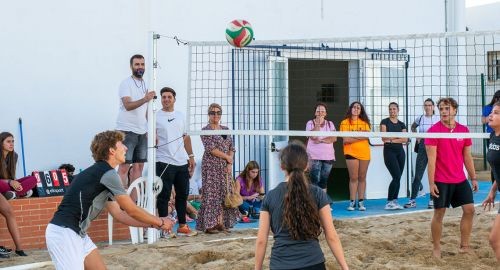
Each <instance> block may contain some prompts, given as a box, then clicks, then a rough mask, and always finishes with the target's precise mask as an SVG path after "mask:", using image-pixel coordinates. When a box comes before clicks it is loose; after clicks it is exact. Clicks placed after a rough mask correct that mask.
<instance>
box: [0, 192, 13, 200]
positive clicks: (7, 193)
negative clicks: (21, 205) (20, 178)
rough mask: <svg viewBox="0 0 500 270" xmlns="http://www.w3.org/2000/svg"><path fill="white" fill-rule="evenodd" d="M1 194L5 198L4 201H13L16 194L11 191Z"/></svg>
mask: <svg viewBox="0 0 500 270" xmlns="http://www.w3.org/2000/svg"><path fill="white" fill-rule="evenodd" d="M2 194H3V196H4V197H5V199H7V200H13V199H15V198H16V193H15V192H14V191H11V190H9V191H7V192H4V193H2Z"/></svg>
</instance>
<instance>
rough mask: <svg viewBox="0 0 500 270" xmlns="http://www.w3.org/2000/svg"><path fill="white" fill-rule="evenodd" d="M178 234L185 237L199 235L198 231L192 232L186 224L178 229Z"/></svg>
mask: <svg viewBox="0 0 500 270" xmlns="http://www.w3.org/2000/svg"><path fill="white" fill-rule="evenodd" d="M177 234H178V235H185V236H195V235H197V234H198V233H197V232H196V231H191V229H190V228H189V226H188V225H187V224H186V225H184V226H182V227H181V226H179V228H177Z"/></svg>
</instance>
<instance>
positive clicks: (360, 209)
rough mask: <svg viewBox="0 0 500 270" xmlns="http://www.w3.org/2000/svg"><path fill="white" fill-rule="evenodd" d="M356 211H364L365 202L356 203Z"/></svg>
mask: <svg viewBox="0 0 500 270" xmlns="http://www.w3.org/2000/svg"><path fill="white" fill-rule="evenodd" d="M358 210H359V211H366V207H365V202H364V201H360V202H358Z"/></svg>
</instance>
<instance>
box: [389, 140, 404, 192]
mask: <svg viewBox="0 0 500 270" xmlns="http://www.w3.org/2000/svg"><path fill="white" fill-rule="evenodd" d="M405 159H406V156H405V151H404V150H403V147H402V146H400V145H398V146H384V163H385V166H386V167H387V170H389V173H390V174H391V176H392V181H391V184H390V185H389V191H388V193H387V200H388V201H392V200H397V199H398V195H399V186H400V184H401V175H402V174H403V170H404V168H405Z"/></svg>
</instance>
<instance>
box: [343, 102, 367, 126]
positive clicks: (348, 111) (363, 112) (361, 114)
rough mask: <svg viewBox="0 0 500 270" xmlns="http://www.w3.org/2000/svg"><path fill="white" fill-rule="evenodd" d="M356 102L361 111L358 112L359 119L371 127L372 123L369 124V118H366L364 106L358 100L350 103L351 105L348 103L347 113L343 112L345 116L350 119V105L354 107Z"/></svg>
mask: <svg viewBox="0 0 500 270" xmlns="http://www.w3.org/2000/svg"><path fill="white" fill-rule="evenodd" d="M356 104H359V106H360V107H361V112H360V113H359V119H361V120H363V121H364V122H366V123H367V124H368V126H369V127H370V128H371V126H372V125H371V124H370V119H369V118H368V115H367V114H366V111H365V107H364V106H363V104H361V102H359V101H354V102H353V103H351V105H349V109H347V113H346V114H345V118H346V119H349V121H350V120H351V117H352V107H354V105H356Z"/></svg>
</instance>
